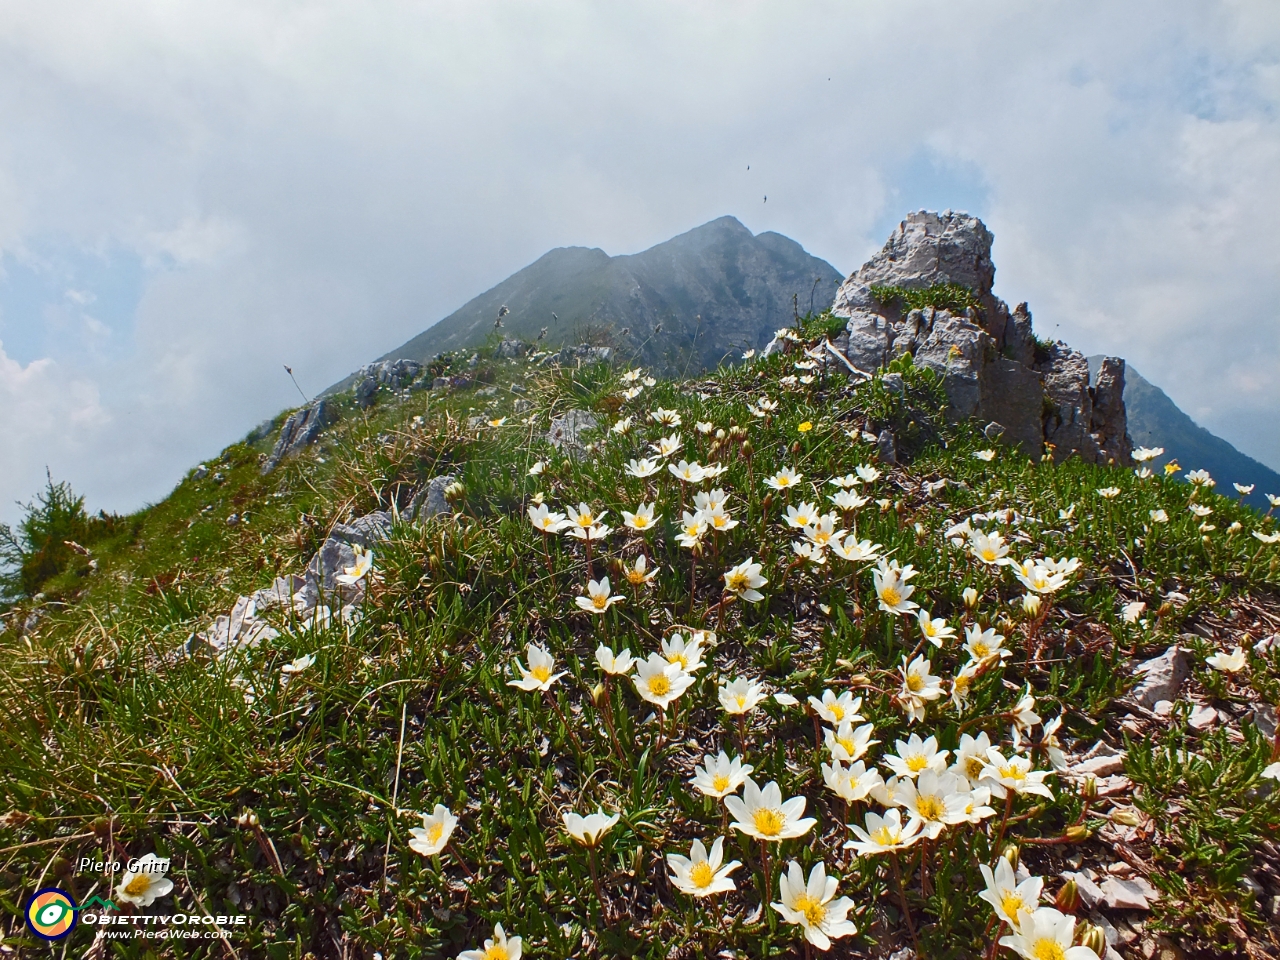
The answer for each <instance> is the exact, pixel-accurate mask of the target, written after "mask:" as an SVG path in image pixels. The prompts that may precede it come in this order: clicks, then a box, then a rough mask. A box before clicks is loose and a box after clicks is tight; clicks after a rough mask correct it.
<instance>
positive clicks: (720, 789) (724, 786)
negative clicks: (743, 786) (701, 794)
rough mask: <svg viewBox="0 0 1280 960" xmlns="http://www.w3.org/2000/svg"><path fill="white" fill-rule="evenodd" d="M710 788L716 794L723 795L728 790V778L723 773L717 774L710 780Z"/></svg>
mask: <svg viewBox="0 0 1280 960" xmlns="http://www.w3.org/2000/svg"><path fill="white" fill-rule="evenodd" d="M711 786H712V787H713V788H714V789H715V791H716V793H724V792H725V791H726V790H728V789H729V778H728V777H727V776H725V775H724V774H723V773H717V774H716V775H715V776H714V777H712V778H711Z"/></svg>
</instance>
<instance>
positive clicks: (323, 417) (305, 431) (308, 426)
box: [215, 400, 337, 479]
mask: <svg viewBox="0 0 1280 960" xmlns="http://www.w3.org/2000/svg"><path fill="white" fill-rule="evenodd" d="M336 419H337V410H336V409H335V408H334V406H333V404H331V403H330V402H329V401H328V400H317V401H316V402H315V403H312V404H310V405H309V406H306V407H303V408H302V409H301V410H295V411H294V412H293V413H291V414H289V418H288V419H287V420H285V422H284V426H282V427H281V428H280V436H279V438H277V440H276V445H275V447H274V448H273V449H272V451H271V456H269V457H268V458H267V462H266V463H264V464H263V465H262V472H263V473H264V474H266V473H270V472H271V471H272V470H274V469H275V468H276V467H277V466H278V465H279V463H280V461H281V460H283V459H285V458H286V457H289V456H292V455H293V454H295V453H297V452H298V451H300V450H304V449H306V448H307V447H309V446H311V444H313V443H315V442H316V438H317V437H318V436H320V431H322V430H323V429H324V428H325V427H327V426H329V424H330V423H332V422H333V421H334V420H336ZM215 479H216V478H215Z"/></svg>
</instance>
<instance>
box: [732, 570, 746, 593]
mask: <svg viewBox="0 0 1280 960" xmlns="http://www.w3.org/2000/svg"><path fill="white" fill-rule="evenodd" d="M727 583H728V587H729V589H730V590H745V589H747V583H748V580H747V575H746V574H745V573H741V572H735V573H731V574H729V579H728V581H727Z"/></svg>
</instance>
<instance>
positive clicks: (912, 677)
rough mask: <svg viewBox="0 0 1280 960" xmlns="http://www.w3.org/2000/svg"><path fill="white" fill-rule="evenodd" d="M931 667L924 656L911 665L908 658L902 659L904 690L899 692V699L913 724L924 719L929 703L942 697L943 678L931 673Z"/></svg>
mask: <svg viewBox="0 0 1280 960" xmlns="http://www.w3.org/2000/svg"><path fill="white" fill-rule="evenodd" d="M931 666H932V664H931V663H930V661H928V660H926V659H925V658H924V657H922V656H919V657H916V658H915V659H914V660H912V661H911V663H910V664H908V663H907V658H906V657H903V658H902V667H901V671H902V689H901V690H900V691H899V692H898V697H899V699H900V700H901V701H902V705H903V707H905V708H906V711H907V718H908V719H909V720H911V721H912V722H913V723H914V722H915V721H916V720H923V719H924V715H925V707H926V703H927V702H928V701H930V700H937V699H938V698H939V697H940V696H942V678H941V677H935V676H934V675H933V674H931V673H930V672H929V668H930V667H931Z"/></svg>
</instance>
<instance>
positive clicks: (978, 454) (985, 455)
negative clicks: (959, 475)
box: [973, 450, 996, 463]
mask: <svg viewBox="0 0 1280 960" xmlns="http://www.w3.org/2000/svg"><path fill="white" fill-rule="evenodd" d="M973 456H974V458H975V459H977V460H983V461H985V462H986V463H990V462H991V461H992V460H994V459H995V458H996V452H995V451H994V450H977V451H975V452H974V454H973Z"/></svg>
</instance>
